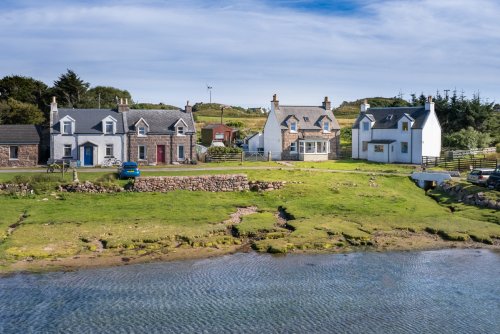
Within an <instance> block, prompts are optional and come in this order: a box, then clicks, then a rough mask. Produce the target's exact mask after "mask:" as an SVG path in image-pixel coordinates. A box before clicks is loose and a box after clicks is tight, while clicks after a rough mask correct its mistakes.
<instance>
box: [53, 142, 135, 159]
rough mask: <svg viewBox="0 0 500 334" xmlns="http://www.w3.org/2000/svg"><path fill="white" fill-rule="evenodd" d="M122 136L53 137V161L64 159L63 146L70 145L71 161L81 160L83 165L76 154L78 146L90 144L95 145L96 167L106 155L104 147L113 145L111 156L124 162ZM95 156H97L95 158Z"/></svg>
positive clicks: (79, 156) (80, 157)
mask: <svg viewBox="0 0 500 334" xmlns="http://www.w3.org/2000/svg"><path fill="white" fill-rule="evenodd" d="M123 137H124V136H123V135H121V134H120V135H101V134H98V135H78V134H75V135H72V136H68V135H60V134H57V135H54V136H53V137H52V138H53V145H54V157H53V158H54V159H62V158H63V157H64V145H71V155H72V159H73V160H81V161H82V165H83V156H81V155H80V154H79V152H78V149H79V146H80V145H82V144H84V143H86V142H91V143H94V144H95V145H97V148H96V150H94V163H95V164H97V165H100V164H102V162H103V160H104V156H105V155H106V145H107V144H112V145H113V155H114V157H115V158H117V159H120V160H122V161H125V150H124V138H123ZM96 154H97V156H95V155H96Z"/></svg>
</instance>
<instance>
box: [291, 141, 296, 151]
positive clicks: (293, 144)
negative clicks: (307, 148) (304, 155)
mask: <svg viewBox="0 0 500 334" xmlns="http://www.w3.org/2000/svg"><path fill="white" fill-rule="evenodd" d="M290 152H291V153H297V142H293V143H290Z"/></svg>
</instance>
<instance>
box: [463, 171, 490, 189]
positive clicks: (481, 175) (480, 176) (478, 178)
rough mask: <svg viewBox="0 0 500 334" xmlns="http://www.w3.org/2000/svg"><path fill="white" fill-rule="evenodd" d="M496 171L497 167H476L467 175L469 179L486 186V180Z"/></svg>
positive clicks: (471, 181)
mask: <svg viewBox="0 0 500 334" xmlns="http://www.w3.org/2000/svg"><path fill="white" fill-rule="evenodd" d="M494 171H495V169H493V168H475V169H473V170H471V172H470V173H469V175H467V181H468V182H470V183H473V184H477V185H481V186H485V185H486V181H487V180H488V178H489V176H490V175H491V173H493V172H494Z"/></svg>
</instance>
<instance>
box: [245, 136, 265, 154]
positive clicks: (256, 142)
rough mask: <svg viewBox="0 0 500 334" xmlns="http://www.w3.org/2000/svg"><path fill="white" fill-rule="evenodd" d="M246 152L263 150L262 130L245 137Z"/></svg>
mask: <svg viewBox="0 0 500 334" xmlns="http://www.w3.org/2000/svg"><path fill="white" fill-rule="evenodd" d="M244 141H245V144H247V147H248V149H247V151H248V152H264V135H263V134H262V132H257V133H254V134H253V135H250V136H248V137H246V138H245V140H244Z"/></svg>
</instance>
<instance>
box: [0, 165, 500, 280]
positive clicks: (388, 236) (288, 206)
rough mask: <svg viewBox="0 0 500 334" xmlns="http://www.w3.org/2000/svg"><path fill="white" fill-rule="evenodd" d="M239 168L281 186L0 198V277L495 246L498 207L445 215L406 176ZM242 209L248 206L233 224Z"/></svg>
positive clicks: (499, 235) (499, 243)
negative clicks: (202, 260) (244, 257)
mask: <svg viewBox="0 0 500 334" xmlns="http://www.w3.org/2000/svg"><path fill="white" fill-rule="evenodd" d="M332 165H334V163H332ZM319 166H322V165H321V164H318V165H315V167H316V168H317V169H319V168H320V167H319ZM321 168H323V167H321ZM332 168H333V167H332ZM378 168H379V169H380V170H387V169H389V168H393V167H392V165H390V166H378ZM361 169H362V166H361ZM241 172H242V171H241V170H240V169H238V170H231V169H228V170H224V171H220V170H219V171H190V170H185V171H182V172H169V171H150V172H146V173H149V174H151V175H179V174H182V175H192V174H213V173H217V174H219V173H241ZM84 174H85V178H86V179H88V180H93V181H96V180H101V181H102V182H109V183H112V184H119V183H120V181H117V180H114V179H113V177H112V175H110V174H109V173H102V172H101V173H95V174H92V173H81V174H80V175H81V176H83V175H84ZM245 174H247V175H248V177H249V179H250V180H264V181H286V182H287V183H286V185H285V187H284V188H283V189H280V190H275V191H269V192H261V193H259V192H241V193H206V192H189V191H175V192H170V193H165V194H159V193H141V194H138V193H115V194H92V195H91V194H74V193H56V192H54V191H52V190H51V188H50V186H48V187H47V188H46V189H45V191H41V193H40V194H37V195H33V196H27V197H16V196H12V195H0V207H1V208H2V216H1V217H0V240H1V242H0V273H10V272H19V271H38V270H61V269H62V270H73V269H78V268H86V267H95V266H97V267H99V266H111V265H121V264H129V263H139V262H149V261H170V260H182V259H188V258H199V257H210V256H220V255H224V254H230V253H234V252H237V251H248V250H249V249H250V248H251V249H253V250H255V251H258V252H268V253H280V254H284V253H316V252H320V253H324V252H332V253H342V252H352V251H365V250H373V251H390V250H424V249H441V248H455V247H460V248H462V247H474V248H477V247H481V248H489V249H496V250H498V249H500V225H498V224H495V222H500V212H498V211H492V210H488V209H479V208H476V207H466V206H464V207H461V209H460V210H455V211H454V212H451V211H450V209H449V208H448V207H446V206H444V205H440V204H439V203H438V202H436V201H435V200H434V199H432V198H431V197H429V196H426V194H425V192H424V191H423V190H421V189H419V188H417V187H416V186H415V185H414V184H413V183H412V182H411V181H410V180H409V178H408V177H406V176H398V175H376V174H375V173H373V174H371V173H370V174H354V173H349V172H347V171H346V172H342V173H318V172H317V171H315V170H314V168H313V169H312V170H299V169H292V170H289V169H286V170H285V169H283V170H280V169H265V168H264V169H260V170H259V169H249V170H246V171H245ZM80 178H82V177H80ZM4 179H7V177H6V176H4ZM42 188H43V187H42ZM42 190H44V189H42ZM248 207H255V211H253V212H250V213H249V214H248V215H243V216H241V217H239V219H237V220H236V221H235V220H231V219H230V218H231V215H232V214H234V213H235V212H238V210H239V209H241V208H248ZM12 226H14V227H12Z"/></svg>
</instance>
